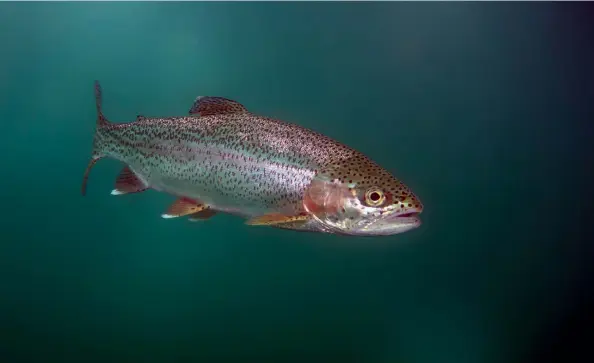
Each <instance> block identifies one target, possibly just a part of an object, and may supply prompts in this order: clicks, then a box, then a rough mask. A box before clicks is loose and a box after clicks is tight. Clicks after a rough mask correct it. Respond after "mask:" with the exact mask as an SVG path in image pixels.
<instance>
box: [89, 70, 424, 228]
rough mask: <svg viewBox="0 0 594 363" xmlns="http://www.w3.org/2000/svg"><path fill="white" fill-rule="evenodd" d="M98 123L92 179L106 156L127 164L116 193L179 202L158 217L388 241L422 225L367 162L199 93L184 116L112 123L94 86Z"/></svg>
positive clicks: (395, 187) (395, 186)
mask: <svg viewBox="0 0 594 363" xmlns="http://www.w3.org/2000/svg"><path fill="white" fill-rule="evenodd" d="M94 93H95V105H96V108H97V120H96V126H95V133H94V138H93V148H92V153H91V160H90V161H89V164H88V166H87V168H86V170H85V172H84V176H83V182H82V190H81V192H82V194H83V195H85V194H86V189H87V182H88V178H89V174H90V171H91V169H92V168H93V166H94V165H95V164H96V162H97V161H98V160H100V159H103V158H111V159H116V160H119V161H120V162H122V163H123V164H124V166H123V169H122V170H121V172H120V174H119V175H118V177H117V179H116V181H115V188H114V189H113V190H112V192H111V194H112V195H127V194H132V193H141V192H144V191H146V190H149V189H151V190H155V191H158V192H162V193H166V194H169V195H171V196H173V197H175V198H176V199H175V201H174V202H173V203H172V204H171V205H170V206H169V207H168V209H166V210H165V212H164V213H162V215H161V216H162V217H163V218H179V217H184V218H187V219H188V220H190V221H192V222H199V221H203V222H204V221H206V220H208V219H210V218H213V217H215V216H216V215H217V214H219V213H227V214H231V215H236V216H240V217H242V218H243V219H244V220H245V224H247V225H250V226H269V227H275V228H280V229H285V230H294V231H308V232H320V233H331V234H337V235H343V236H389V235H394V234H399V233H403V232H406V231H409V230H412V229H415V228H418V227H419V226H420V225H421V219H420V214H421V212H422V211H423V204H422V203H421V201H420V200H419V198H418V197H417V196H416V195H415V194H414V193H413V192H412V191H411V189H410V188H408V187H407V186H406V185H405V184H404V183H403V182H402V181H401V180H399V179H397V178H396V177H395V176H393V175H392V174H391V173H390V172H388V171H387V170H386V169H384V168H383V167H381V166H380V165H379V164H377V163H376V162H374V161H373V160H371V159H370V158H369V157H367V156H366V155H364V154H362V153H360V152H358V151H357V150H355V149H353V148H351V147H349V146H346V145H344V144H342V143H340V142H338V141H336V140H334V139H332V138H330V137H328V136H325V135H323V134H321V133H319V132H317V131H314V130H312V129H308V128H305V127H302V126H299V125H297V124H295V123H291V122H286V121H282V120H279V119H276V118H271V117H266V116H261V115H257V114H254V113H252V112H250V111H248V110H247V108H246V107H244V106H243V105H242V104H240V103H238V102H237V101H234V100H231V99H228V98H225V97H219V96H198V97H196V98H195V99H194V102H193V104H192V106H191V107H190V110H189V112H188V114H186V115H182V116H174V117H146V116H144V115H138V116H137V117H136V120H133V121H131V122H122V123H115V122H110V121H108V120H107V118H106V117H105V116H104V114H103V110H102V100H103V96H102V88H101V85H100V83H99V81H95V83H94Z"/></svg>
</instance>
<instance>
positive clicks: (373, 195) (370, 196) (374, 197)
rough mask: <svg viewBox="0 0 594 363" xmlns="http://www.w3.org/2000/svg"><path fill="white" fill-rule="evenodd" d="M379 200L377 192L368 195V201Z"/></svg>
mask: <svg viewBox="0 0 594 363" xmlns="http://www.w3.org/2000/svg"><path fill="white" fill-rule="evenodd" d="M380 198H381V196H380V195H379V193H378V192H373V193H371V194H369V199H371V200H372V201H374V202H377V201H378V200H379V199H380Z"/></svg>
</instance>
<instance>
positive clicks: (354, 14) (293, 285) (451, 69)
mask: <svg viewBox="0 0 594 363" xmlns="http://www.w3.org/2000/svg"><path fill="white" fill-rule="evenodd" d="M591 10H592V7H588V6H586V5H584V6H578V4H559V3H558V4H553V3H548V4H545V3H532V4H513V3H507V4H505V3H488V4H487V3H446V2H443V3H274V4H270V3H169V4H168V3H156V2H150V3H149V2H147V3H122V4H116V3H92V4H91V3H1V4H0V46H1V56H0V122H1V125H2V135H0V139H1V142H0V152H1V154H0V155H1V167H2V169H1V170H2V178H0V197H1V200H2V202H3V203H2V204H3V211H2V218H1V219H0V227H1V228H2V229H1V231H2V234H1V235H0V239H1V242H0V261H1V262H0V287H1V298H0V309H1V310H0V321H1V327H2V336H3V338H2V339H1V340H0V353H1V354H2V355H3V357H4V358H3V359H2V362H7V363H12V362H67V361H68V362H69V361H76V362H82V361H87V362H124V361H135V362H146V363H148V362H198V361H200V362H227V361H229V362H230V361H244V362H247V361H251V362H262V361H267V360H266V359H268V360H270V361H275V362H284V361H292V362H312V361H320V362H322V361H323V362H339V361H340V362H366V363H372V362H391V363H392V362H394V363H396V362H398V363H400V362H403V363H448V362H453V363H467V362H468V363H482V362H506V363H509V362H527V361H530V360H531V359H535V357H537V356H539V357H540V355H539V354H546V353H540V352H542V349H545V351H546V349H550V350H551V352H552V351H553V350H554V349H556V348H555V344H558V343H559V341H560V340H559V339H557V338H555V332H557V331H558V330H559V329H560V328H559V327H560V326H562V325H563V323H564V321H566V320H567V319H569V316H570V314H571V312H572V311H575V309H576V306H577V305H579V304H582V303H583V302H584V301H587V296H590V297H591V294H586V295H584V291H585V290H584V289H583V287H584V286H587V285H589V284H590V283H589V282H588V281H592V280H591V276H592V275H591V272H592V269H591V267H590V266H591V262H592V247H591V245H590V244H588V243H587V242H586V240H585V238H586V237H585V235H586V234H587V233H586V232H587V230H589V229H590V228H588V227H587V223H589V222H591V216H592V209H591V207H590V202H588V201H591V200H593V199H594V198H592V192H591V190H590V189H591V187H590V184H591V179H590V174H591V172H590V170H589V168H591V167H592V165H593V164H592V161H593V158H592V153H591V148H592V146H591V141H592V126H591V122H592V116H593V113H592V108H591V106H590V105H591V102H592V99H593V97H592V96H593V76H594V72H593V64H594V51H593V48H592V46H591V39H592V38H591V36H592V34H593V32H592V26H591V25H590V23H591V22H590V21H589V20H588V19H592V17H591V16H590V15H591V14H592V11H591ZM95 79H98V80H100V81H101V83H102V85H103V95H104V112H105V114H106V116H107V117H108V118H109V119H110V120H112V121H116V122H124V121H130V120H133V119H134V118H135V117H136V115H137V114H144V115H147V116H169V115H183V114H185V113H186V112H187V110H188V109H189V107H190V105H191V103H192V101H193V100H194V98H195V97H196V96H198V95H214V96H224V97H228V98H231V99H234V100H237V101H238V102H240V103H242V104H244V105H245V106H246V107H247V108H248V109H249V110H251V111H253V112H256V113H260V114H264V115H268V116H274V117H278V118H281V119H286V120H290V121H294V122H296V123H299V124H300V125H303V126H305V127H309V128H313V129H315V130H317V131H320V132H323V133H325V134H327V135H329V136H331V137H333V138H335V139H338V140H340V141H342V142H344V143H346V144H348V145H350V146H352V147H355V148H357V149H358V150H360V151H362V152H364V153H366V154H367V155H369V156H370V157H371V158H373V159H374V160H376V161H378V162H379V163H380V164H382V165H383V166H385V167H386V168H387V169H389V170H390V171H392V172H393V173H394V174H395V175H397V176H398V177H400V178H401V179H403V180H404V182H405V183H406V184H407V185H409V186H410V187H411V188H412V189H413V190H414V191H415V192H416V193H417V194H418V196H419V197H420V198H421V200H422V201H423V203H424V204H425V211H424V213H423V221H424V224H423V226H422V227H421V228H420V229H418V230H415V231H412V232H408V233H405V234H402V235H396V236H391V237H386V238H377V239H369V238H344V237H338V236H326V235H312V234H303V233H294V232H288V231H279V230H274V229H268V228H257V227H248V226H245V225H243V223H242V220H241V219H239V218H236V217H232V216H225V215H218V216H216V218H212V219H211V220H209V221H207V222H205V223H201V224H192V223H187V222H186V221H183V220H163V219H161V218H160V214H161V213H162V212H163V211H164V210H165V208H167V206H168V204H169V203H170V202H171V201H172V198H171V197H169V196H167V195H162V194H159V193H157V192H151V191H149V192H146V193H141V194H138V195H130V196H122V197H112V196H110V195H109V192H110V191H111V189H112V187H113V182H114V180H115V178H116V176H117V174H118V172H119V170H120V168H121V165H120V164H119V163H118V162H115V161H113V160H109V161H106V160H103V161H101V162H99V163H98V164H97V166H96V167H95V168H94V170H93V172H92V173H91V177H90V180H89V188H88V193H87V196H86V197H82V196H81V195H80V183H81V179H82V173H83V171H84V169H85V167H86V164H87V162H88V159H89V157H90V151H91V143H92V137H93V131H94V127H95V124H94V123H95V108H94V98H93V88H92V87H93V81H94V80H95ZM584 296H586V297H584ZM578 320H580V319H578ZM573 333H575V334H578V333H579V332H577V331H575V330H574V331H573ZM551 354H552V353H551ZM543 357H544V356H543ZM540 361H543V360H540Z"/></svg>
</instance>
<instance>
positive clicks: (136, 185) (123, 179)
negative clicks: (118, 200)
mask: <svg viewBox="0 0 594 363" xmlns="http://www.w3.org/2000/svg"><path fill="white" fill-rule="evenodd" d="M147 189H148V186H147V185H145V184H144V182H143V181H142V180H140V179H139V178H138V177H137V176H136V174H134V172H133V171H132V170H130V168H129V167H128V166H125V167H124V168H123V169H122V171H121V172H120V175H119V176H118V178H117V179H116V184H115V189H114V190H113V191H112V192H111V194H112V195H123V194H130V193H139V192H143V191H145V190H147Z"/></svg>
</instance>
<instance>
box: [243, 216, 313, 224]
mask: <svg viewBox="0 0 594 363" xmlns="http://www.w3.org/2000/svg"><path fill="white" fill-rule="evenodd" d="M310 218H311V217H310V216H309V215H308V214H307V213H303V214H298V215H293V216H287V215H284V214H280V213H268V214H264V215H262V216H258V217H254V218H251V219H249V220H247V221H246V222H245V223H246V224H248V225H251V226H270V225H276V224H283V223H290V222H297V221H307V220H309V219H310Z"/></svg>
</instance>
